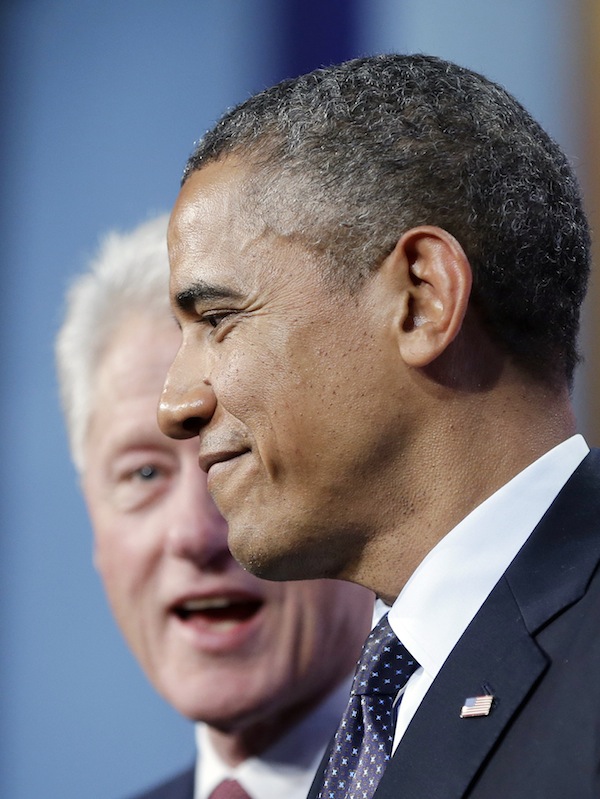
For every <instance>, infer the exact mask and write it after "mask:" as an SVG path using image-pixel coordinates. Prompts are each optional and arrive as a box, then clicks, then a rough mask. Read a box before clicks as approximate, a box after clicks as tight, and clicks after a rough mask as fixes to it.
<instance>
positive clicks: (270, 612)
mask: <svg viewBox="0 0 600 799" xmlns="http://www.w3.org/2000/svg"><path fill="white" fill-rule="evenodd" d="M166 227H167V219H166V217H160V218H158V219H156V220H153V221H151V222H148V223H146V224H145V225H142V226H140V227H139V228H138V229H136V230H135V231H133V232H132V233H130V234H127V235H119V234H112V235H111V236H110V237H109V238H108V239H107V240H106V242H105V244H104V246H103V248H102V250H101V252H100V253H99V255H98V257H97V259H96V260H95V261H94V262H93V263H92V265H91V268H90V270H89V271H88V273H86V274H84V275H82V276H81V277H80V278H79V280H78V281H77V282H76V283H75V284H74V286H73V288H72V290H71V294H70V295H69V304H68V309H67V314H66V319H65V322H64V324H63V327H62V329H61V332H60V334H59V338H58V344H57V353H58V362H59V374H60V378H61V388H62V394H63V399H64V405H65V410H66V415H67V420H68V426H69V433H70V440H71V446H72V452H73V457H74V460H75V463H76V465H77V467H78V469H79V471H80V473H81V478H82V485H83V491H84V494H85V498H86V501H87V504H88V508H89V511H90V515H91V519H92V522H93V527H94V534H95V560H96V564H97V567H98V569H99V571H100V574H101V576H102V579H103V581H104V585H105V588H106V591H107V594H108V598H109V601H110V603H111V606H112V609H113V612H114V614H115V617H116V619H117V622H118V624H119V626H120V628H121V630H122V632H123V634H124V636H125V638H126V640H127V642H128V644H129V645H130V647H131V649H132V651H133V653H134V654H135V656H136V657H137V659H138V660H139V662H140V664H141V666H142V668H143V669H144V671H145V672H146V675H147V676H148V678H149V679H150V681H151V682H152V683H153V685H154V686H155V688H156V689H157V690H158V692H159V693H160V694H162V696H163V697H164V698H165V699H166V700H167V701H168V702H170V703H171V704H172V705H173V706H174V707H175V708H176V709H177V710H178V711H180V712H181V713H182V714H184V715H185V716H187V717H188V718H190V719H192V720H194V721H198V722H203V723H200V724H198V726H197V740H198V749H199V754H198V760H197V764H196V768H195V769H190V770H188V771H187V772H186V773H185V774H182V775H180V776H178V777H177V778H176V779H175V780H173V781H170V782H169V783H168V784H166V785H163V786H161V787H159V788H157V789H155V790H153V791H151V792H150V793H148V794H145V796H147V797H152V799H159V798H162V799H192V797H194V799H206V798H207V797H213V796H214V797H223V799H229V798H230V797H231V798H233V797H235V798H236V799H237V798H238V797H242V796H250V797H251V799H264V798H270V799H280V797H284V796H285V797H292V798H293V799H303V798H304V797H305V796H306V792H307V790H308V788H309V786H310V783H311V780H312V776H313V774H314V771H315V769H316V767H317V765H318V762H319V760H320V758H321V755H322V752H323V750H324V748H325V746H326V744H327V742H328V740H329V738H330V737H331V735H332V734H333V732H334V731H335V728H336V726H337V723H338V720H339V717H340V715H341V713H342V711H343V708H344V706H345V703H346V699H347V694H348V680H349V678H350V676H351V672H352V670H353V669H354V665H355V663H356V658H357V657H358V654H359V652H360V647H361V645H362V642H363V640H364V637H365V635H366V634H367V632H368V630H369V627H370V622H371V614H372V595H370V593H369V592H368V591H366V590H364V589H362V588H359V587H358V586H350V585H348V584H344V583H342V582H335V581H317V582H314V581H310V582H297V583H291V584H284V583H281V584H276V583H268V582H263V581H261V580H258V579H257V578H256V577H253V576H252V575H250V574H248V573H247V572H244V571H243V570H242V569H241V568H240V566H238V564H237V563H236V562H235V561H234V560H233V558H232V557H231V554H230V553H229V550H228V549H227V527H226V524H225V522H224V520H223V518H222V517H221V516H220V514H219V513H218V511H217V510H216V508H215V506H214V504H213V502H212V500H211V498H210V496H209V495H208V493H207V490H206V476H205V475H204V474H203V473H202V472H201V471H200V469H199V468H198V458H197V452H196V449H197V448H196V446H195V444H194V442H186V441H180V442H179V441H178V442H175V441H172V440H170V439H168V438H166V437H165V436H164V435H163V434H162V433H161V432H160V430H159V429H158V426H157V422H156V406H157V401H158V397H159V395H160V389H161V387H162V384H163V381H164V376H165V374H166V371H167V368H168V366H169V363H170V362H171V360H172V359H173V356H174V354H175V352H176V351H177V347H178V344H179V340H180V333H179V331H178V329H177V327H176V325H175V324H174V322H173V319H172V316H171V314H170V311H169V305H168V293H167V283H168V263H167V251H166ZM230 780H235V781H236V783H235V784H232V783H231V782H230ZM223 781H225V782H223ZM238 785H239V786H241V788H243V789H244V790H245V791H246V793H245V794H242V793H240V792H239V791H240V787H238ZM213 790H216V793H215V794H213V793H212V792H213Z"/></svg>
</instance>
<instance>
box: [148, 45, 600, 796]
mask: <svg viewBox="0 0 600 799" xmlns="http://www.w3.org/2000/svg"><path fill="white" fill-rule="evenodd" d="M169 249H170V258H171V300H172V306H173V309H174V312H175V314H176V317H177V319H178V321H179V323H180V326H181V328H182V332H183V338H182V344H181V347H180V349H179V352H178V354H177V357H176V359H175V361H174V363H173V365H172V367H171V369H170V372H169V376H168V378H167V381H166V383H165V389H164V392H163V397H162V400H161V407H160V417H159V418H160V424H161V427H162V429H163V431H164V432H166V433H167V434H169V435H171V436H173V437H175V438H189V437H193V436H198V438H199V442H197V447H199V461H200V465H201V466H202V468H203V469H204V470H205V471H206V472H207V473H208V488H209V490H210V492H211V493H212V495H213V496H214V498H215V500H216V502H217V505H218V507H219V509H220V510H221V512H222V513H223V514H224V516H225V518H226V519H227V521H228V523H229V543H230V547H231V549H232V551H233V553H234V555H235V556H236V557H237V558H238V559H239V560H240V561H241V562H242V563H243V564H244V565H246V566H247V567H248V568H249V569H250V570H251V571H253V572H254V573H255V574H257V575H260V576H261V577H267V578H270V579H275V580H280V579H289V578H309V577H311V578H317V577H337V578H343V579H346V580H349V581H351V582H355V583H358V584H361V585H364V586H367V587H369V588H371V589H372V590H374V591H375V592H376V593H377V594H378V595H379V596H381V597H382V598H383V599H385V600H386V601H387V602H388V603H390V604H392V605H393V607H392V609H391V611H390V613H389V619H388V620H385V621H384V622H383V623H382V626H381V627H380V628H378V629H377V631H376V633H375V634H374V635H373V637H372V638H371V637H370V640H369V643H368V645H367V647H366V650H365V651H366V655H368V657H365V659H364V662H361V667H360V669H359V677H357V680H356V681H355V683H354V685H353V689H352V697H351V700H350V703H349V705H348V708H347V711H346V715H345V717H344V720H343V722H342V724H341V725H340V728H339V730H338V735H337V737H336V741H335V743H334V745H333V747H332V749H331V753H330V756H329V757H328V758H325V760H324V763H323V774H322V775H320V776H319V777H318V779H317V780H316V781H315V784H314V786H313V789H312V793H311V796H314V797H316V796H322V797H327V799H338V797H345V796H349V797H354V796H357V797H361V799H368V797H371V796H372V795H373V792H374V791H376V794H375V795H376V796H377V797H378V799H381V798H383V797H402V799H407V797H418V799H423V797H427V799H435V798H436V797H439V799H441V798H442V797H444V799H450V798H451V797H452V798H454V797H466V796H468V797H477V799H481V798H482V797H494V799H497V798H498V797H511V799H519V798H521V797H522V798H523V799H531V798H532V797H540V799H541V797H543V798H544V799H549V798H551V797H556V798H557V799H559V798H560V799H565V797H567V796H568V797H578V799H584V798H585V797H592V796H597V795H598V794H599V793H600V768H599V766H600V733H599V730H600V634H599V632H598V618H599V617H600V577H599V576H598V568H597V567H598V561H599V559H600V463H599V459H598V455H597V454H589V451H588V447H587V445H586V444H585V442H584V441H583V439H582V438H581V437H580V436H577V435H574V433H575V422H574V418H573V413H572V409H571V405H570V399H569V391H570V387H571V383H572V378H573V371H574V368H575V365H576V363H577V360H578V354H577V348H576V337H577V331H578V326H579V309H580V304H581V302H582V299H583V297H584V294H585V290H586V283H587V278H588V272H589V234H588V228H587V223H586V219H585V216H584V213H583V210H582V206H581V199H580V195H579V190H578V187H577V183H576V180H575V178H574V176H573V173H572V171H571V169H570V167H569V165H568V163H567V161H566V159H565V157H564V155H563V154H562V153H561V152H560V150H559V148H558V147H557V146H556V144H555V143H554V142H553V141H552V140H551V139H550V138H549V137H548V136H547V135H546V134H545V133H544V131H543V130H542V129H541V128H540V127H539V125H538V124H537V123H536V122H535V121H534V120H532V119H531V117H530V116H529V115H528V114H527V112H526V111H525V110H524V109H523V108H522V107H521V106H520V105H519V104H518V103H517V102H516V101H515V100H514V98H512V97H511V96H510V95H508V94H507V93H506V92H505V91H504V90H503V89H502V88H501V87H498V86H496V85H495V84H493V83H491V82H489V81H487V80H486V79H485V78H483V77H482V76H479V75H477V74H475V73H473V72H471V71H469V70H465V69H462V68H460V67H458V66H456V65H454V64H450V63H447V62H444V61H441V60H439V59H435V58H432V57H427V56H380V57H374V58H367V59H359V60H356V61H353V62H348V63H346V64H343V65H340V66H336V67H331V68H327V69H324V70H319V71H316V72H314V73H311V74H309V75H307V76H302V77H300V78H298V79H295V80H292V81H286V82H284V83H282V84H279V85H278V86H275V87H273V88H271V89H269V90H267V91H265V92H263V93H261V94H260V95H257V96H256V97H254V98H251V99H249V100H248V101H246V102H245V103H244V104H242V105H241V106H239V107H237V108H236V109H233V110H232V111H231V112H229V113H228V114H227V115H226V116H225V117H224V118H223V119H222V120H221V121H220V122H219V123H218V124H217V125H216V126H215V128H214V129H213V130H212V131H210V132H209V133H208V134H207V135H206V137H205V138H204V139H203V141H202V142H200V144H199V145H198V147H197V150H196V151H195V152H194V154H193V155H192V157H191V158H190V160H189V161H188V164H187V168H186V171H185V174H184V181H183V186H182V189H181V192H180V195H179V197H178V200H177V202H176V205H175V208H174V211H173V215H172V219H171V223H170V230H169ZM400 641H401V642H402V644H403V645H404V647H402V646H401V644H400ZM386 669H387V670H389V671H387V672H386ZM386 673H388V674H390V677H389V678H387V681H386V679H382V677H385V675H386ZM386 682H387V685H386ZM378 710H379V712H378ZM374 715H375V716H378V718H374ZM392 752H393V755H392ZM390 757H391V760H390ZM388 761H389V762H388ZM382 774H383V776H382Z"/></svg>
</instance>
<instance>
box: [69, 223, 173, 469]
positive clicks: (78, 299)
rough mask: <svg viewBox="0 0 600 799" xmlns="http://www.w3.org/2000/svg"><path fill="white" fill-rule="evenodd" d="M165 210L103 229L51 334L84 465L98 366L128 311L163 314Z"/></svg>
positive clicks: (77, 457)
mask: <svg viewBox="0 0 600 799" xmlns="http://www.w3.org/2000/svg"><path fill="white" fill-rule="evenodd" d="M168 220H169V216H168V214H162V215H161V216H158V217H155V218H153V219H151V220H150V221H147V222H144V223H143V224H141V225H139V226H138V227H136V228H135V229H134V230H132V231H130V232H127V233H120V232H116V231H112V232H110V233H108V234H107V235H106V236H105V237H104V239H103V241H102V243H101V246H100V248H99V250H98V253H97V254H96V256H95V257H94V258H93V259H92V260H91V262H90V264H89V267H88V269H87V271H86V272H84V273H83V274H81V275H79V276H78V277H77V278H76V279H75V280H74V282H73V284H72V285H71V287H70V289H69V291H68V294H67V301H66V312H65V317H64V321H63V323H62V325H61V328H60V330H59V332H58V335H57V338H56V364H57V373H58V381H59V387H60V393H61V399H62V406H63V410H64V413H65V418H66V422H67V431H68V434H69V443H70V447H71V455H72V457H73V461H74V463H75V466H76V467H77V469H78V470H79V471H82V470H83V469H84V444H85V436H86V432H87V428H88V424H89V417H90V412H91V407H92V398H93V391H94V380H95V375H96V371H97V369H98V366H99V364H100V362H101V360H102V357H103V355H104V353H105V351H106V348H107V346H108V345H109V344H110V341H111V339H112V336H113V335H114V333H115V331H116V329H117V328H118V327H119V325H120V324H121V323H122V322H123V320H124V319H125V318H126V317H127V316H129V315H130V314H131V313H132V311H133V312H135V311H141V312H143V313H144V314H149V315H151V316H156V317H157V318H159V319H162V318H166V317H168V315H169V294H168V283H169V262H168V255H167V224H168Z"/></svg>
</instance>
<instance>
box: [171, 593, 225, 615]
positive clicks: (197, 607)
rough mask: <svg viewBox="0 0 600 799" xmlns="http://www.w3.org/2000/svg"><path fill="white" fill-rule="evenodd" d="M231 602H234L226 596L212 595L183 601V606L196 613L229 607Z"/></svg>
mask: <svg viewBox="0 0 600 799" xmlns="http://www.w3.org/2000/svg"><path fill="white" fill-rule="evenodd" d="M231 604H233V603H232V602H231V600H230V599H226V598H225V597H210V598H208V599H190V600H189V601H188V602H184V603H183V605H182V608H183V609H184V610H187V611H188V612H189V613H194V612H198V611H202V610H213V609H215V608H228V607H229V606H230V605H231Z"/></svg>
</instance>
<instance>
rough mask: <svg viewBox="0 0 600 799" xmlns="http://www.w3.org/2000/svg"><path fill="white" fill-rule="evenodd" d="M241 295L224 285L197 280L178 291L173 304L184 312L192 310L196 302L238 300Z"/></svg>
mask: <svg viewBox="0 0 600 799" xmlns="http://www.w3.org/2000/svg"><path fill="white" fill-rule="evenodd" d="M241 297H242V295H241V294H240V293H239V292H238V291H234V290H233V289H231V288H227V287H226V286H215V285H213V284H211V283H205V282H204V281H203V280H199V281H198V282H197V283H192V285H191V286H188V288H186V289H184V290H183V291H178V292H177V294H175V296H174V297H173V301H174V303H175V305H176V306H177V307H178V308H179V309H180V310H181V311H184V312H186V311H187V312H189V311H193V310H194V308H195V306H196V303H198V302H212V301H213V300H225V299H227V300H239V299H241Z"/></svg>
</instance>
